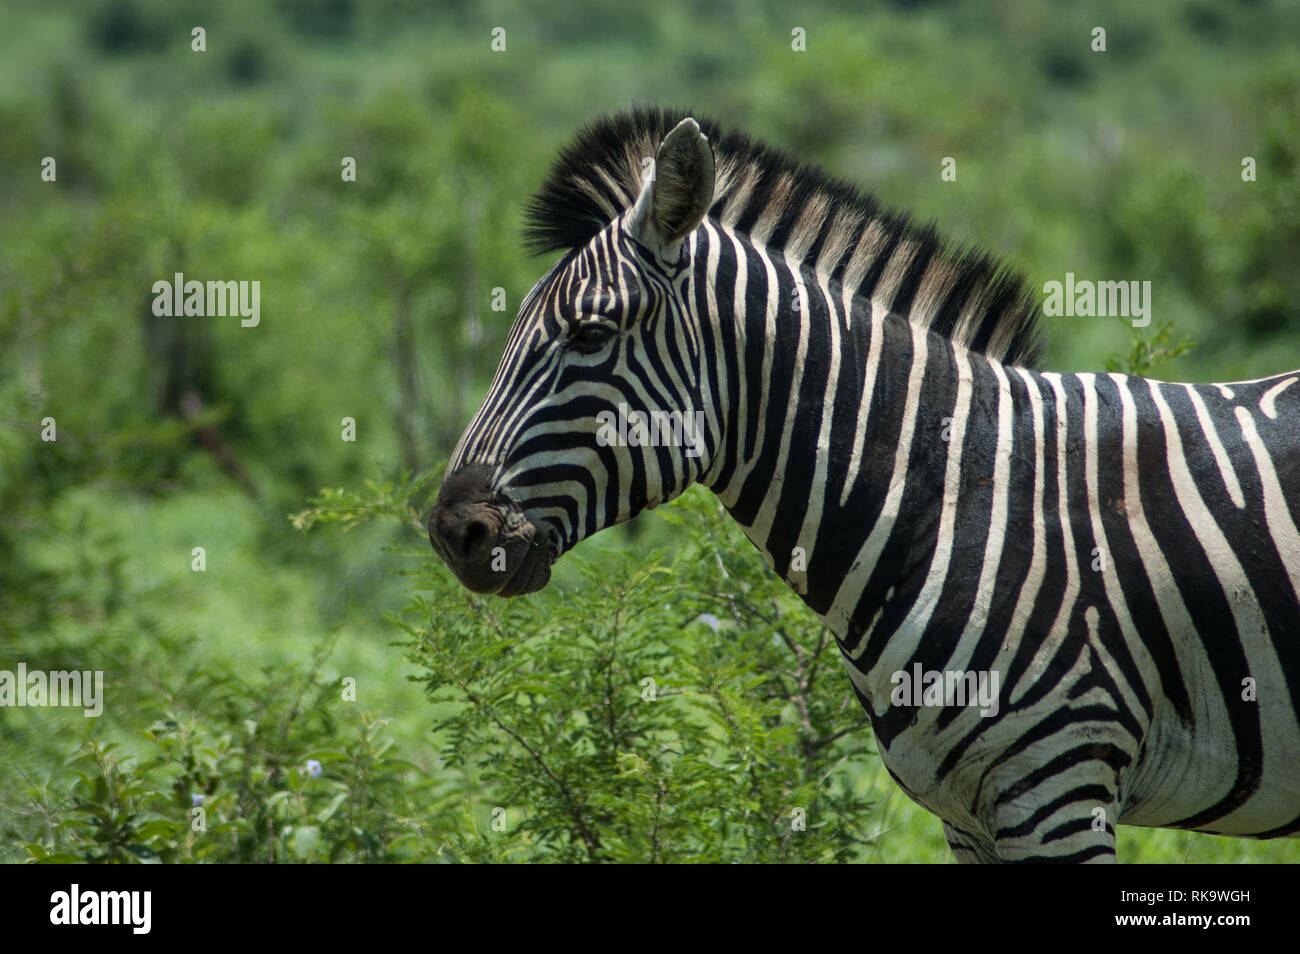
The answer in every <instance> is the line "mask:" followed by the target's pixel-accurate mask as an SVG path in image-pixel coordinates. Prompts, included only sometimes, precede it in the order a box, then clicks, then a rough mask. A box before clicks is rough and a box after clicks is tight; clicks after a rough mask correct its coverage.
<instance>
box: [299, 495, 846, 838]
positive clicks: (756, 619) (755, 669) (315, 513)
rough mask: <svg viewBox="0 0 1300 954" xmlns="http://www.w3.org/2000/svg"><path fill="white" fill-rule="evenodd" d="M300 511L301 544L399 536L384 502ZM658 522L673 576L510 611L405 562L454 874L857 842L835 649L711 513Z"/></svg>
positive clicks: (426, 561) (588, 583) (687, 511)
mask: <svg viewBox="0 0 1300 954" xmlns="http://www.w3.org/2000/svg"><path fill="white" fill-rule="evenodd" d="M412 486H415V485H412ZM314 504H315V506H314V507H313V508H312V509H311V510H310V511H307V515H306V516H304V515H299V517H298V518H295V519H296V520H297V522H298V523H300V524H302V525H309V523H310V522H311V521H313V520H340V521H343V522H344V523H345V525H346V524H355V523H356V522H357V521H358V519H360V518H361V517H362V516H363V515H365V514H366V513H367V512H369V513H370V514H371V515H373V516H376V517H381V516H382V517H394V516H396V517H397V518H398V519H402V520H403V522H404V523H407V525H409V521H405V519H404V516H403V514H404V513H405V512H406V508H403V507H401V506H400V505H395V501H394V496H393V488H392V487H388V486H386V487H376V486H373V485H372V486H371V487H370V488H369V490H368V492H367V493H366V494H361V495H358V494H347V493H340V492H338V491H330V492H328V493H327V494H324V495H322V496H321V497H320V498H318V499H317V500H316V501H314ZM665 517H666V518H667V519H669V520H670V521H671V523H672V525H673V526H674V528H675V530H676V531H677V533H678V537H677V541H676V542H677V550H676V553H675V554H674V555H673V556H672V558H671V559H669V558H668V556H667V554H666V553H665V552H663V551H660V552H656V553H652V554H649V555H643V556H640V557H637V558H633V557H627V556H624V557H616V558H615V559H613V560H611V561H607V562H603V563H601V564H599V565H597V564H594V563H587V564H584V565H583V566H582V577H583V579H582V582H581V583H580V585H577V586H573V587H568V588H563V589H560V588H551V589H548V590H546V591H543V592H542V593H539V594H536V595H534V596H531V597H527V598H523V599H516V600H508V601H502V600H498V599H495V598H492V597H486V598H485V597H479V596H475V595H473V594H471V593H468V592H467V591H465V590H464V589H463V588H462V587H461V586H460V585H459V584H458V583H457V582H456V581H455V579H454V578H452V577H451V576H450V574H449V573H448V572H447V571H446V570H445V569H444V568H443V567H442V565H441V564H440V563H438V562H437V561H436V560H434V559H432V558H431V557H430V556H429V555H428V554H427V552H426V551H425V550H424V549H423V548H421V549H420V550H419V551H417V553H418V554H419V555H420V556H421V558H422V566H421V568H420V569H419V570H416V571H412V582H413V583H414V585H415V591H416V596H415V598H414V599H413V601H412V603H411V605H410V606H408V607H407V609H406V611H405V612H404V613H403V614H401V616H400V617H399V618H398V619H397V622H398V623H399V624H400V625H401V627H402V629H403V630H404V631H405V632H406V633H407V635H408V636H409V638H410V643H409V648H410V658H411V660H412V662H414V663H415V664H416V665H417V666H418V667H419V668H420V669H421V670H422V673H423V674H422V675H421V676H420V677H419V678H420V681H421V682H422V683H423V684H424V685H425V686H426V689H427V692H428V695H429V698H430V700H431V701H432V702H433V703H434V704H435V711H436V712H437V713H438V718H437V721H436V724H435V726H436V730H437V731H438V733H439V734H440V736H441V737H442V738H443V740H444V742H443V746H442V759H443V763H444V766H445V768H446V770H447V773H448V783H447V784H448V785H449V786H450V791H449V793H448V794H447V795H446V796H445V797H444V800H443V803H442V806H441V811H440V812H439V814H441V815H448V814H450V815H451V816H453V817H456V818H458V819H459V824H457V825H456V826H454V827H452V828H450V829H449V830H446V831H445V832H444V833H443V835H444V837H445V838H446V839H447V841H446V844H445V846H444V851H445V852H447V853H448V855H449V856H450V857H453V858H456V859H458V860H466V861H635V862H669V861H716V862H721V861H746V862H759V861H796V862H806V861H835V860H850V859H852V858H853V857H854V856H855V854H856V853H857V852H858V851H860V850H861V849H862V847H863V846H864V845H866V844H867V843H868V842H869V840H870V835H869V824H868V823H869V821H870V819H871V807H870V803H869V801H868V800H866V799H864V798H862V797H861V796H860V794H859V793H858V792H856V791H855V789H854V786H853V784H852V783H851V777H852V773H851V772H850V771H849V770H850V769H851V768H853V767H854V766H855V765H861V764H862V762H863V760H864V759H866V758H867V757H869V752H868V750H867V748H866V746H865V740H866V738H867V737H868V736H869V732H868V731H867V730H866V729H865V718H864V716H863V715H862V713H861V711H860V709H859V707H858V704H857V702H856V700H855V699H854V698H853V697H852V693H851V691H850V689H849V686H848V684H847V682H846V681H845V680H844V678H843V675H842V672H841V667H840V662H839V653H838V650H837V649H836V647H835V642H834V639H833V638H832V637H831V635H830V633H829V632H828V631H827V630H826V629H825V628H823V627H821V626H820V625H818V624H816V622H815V621H813V620H811V619H809V618H808V614H807V613H806V611H803V610H802V609H801V608H800V607H798V606H797V601H796V600H795V598H794V597H793V596H792V595H791V594H790V593H789V591H788V588H787V587H786V586H785V585H784V584H783V583H782V582H781V581H780V580H778V579H776V578H775V577H774V576H773V575H772V574H770V573H769V572H767V570H766V569H765V568H764V567H763V565H762V562H761V561H757V560H754V559H752V554H750V553H749V552H747V551H748V547H747V546H746V545H745V544H744V543H743V538H741V537H740V534H739V533H738V532H737V531H736V530H735V528H734V526H733V525H732V524H731V523H730V522H729V521H728V519H727V518H726V516H725V514H723V513H721V508H720V507H719V506H718V504H717V503H716V501H713V500H712V499H711V498H709V497H708V496H707V495H706V494H704V493H703V492H702V491H695V492H692V493H690V494H688V495H687V496H686V497H685V498H683V499H682V500H681V501H679V502H677V503H675V504H673V505H672V506H670V507H669V508H667V509H666V512H665ZM827 670H829V671H827ZM494 823H495V824H494Z"/></svg>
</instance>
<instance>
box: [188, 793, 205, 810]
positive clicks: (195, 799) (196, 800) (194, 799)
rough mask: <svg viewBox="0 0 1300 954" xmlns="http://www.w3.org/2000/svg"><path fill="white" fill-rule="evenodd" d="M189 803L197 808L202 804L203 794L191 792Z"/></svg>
mask: <svg viewBox="0 0 1300 954" xmlns="http://www.w3.org/2000/svg"><path fill="white" fill-rule="evenodd" d="M190 804H191V805H192V806H194V807H195V808H198V807H199V806H200V805H202V804H203V796H202V795H200V794H198V793H197V792H195V793H193V794H191V795H190Z"/></svg>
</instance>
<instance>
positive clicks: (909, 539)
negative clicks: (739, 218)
mask: <svg viewBox="0 0 1300 954" xmlns="http://www.w3.org/2000/svg"><path fill="white" fill-rule="evenodd" d="M724 251H725V249H724ZM722 257H723V258H724V259H725V255H724V256H722ZM710 279H711V280H712V281H713V284H712V285H711V286H709V287H712V288H713V289H715V292H716V295H717V303H716V310H715V311H714V315H715V317H716V320H717V324H718V329H717V334H718V337H719V339H720V340H719V341H718V348H719V350H720V351H721V352H723V353H725V349H726V348H727V347H728V346H729V345H730V346H734V347H736V348H738V352H737V353H736V355H735V358H734V360H727V361H723V362H720V365H719V369H718V377H719V379H720V380H719V382H718V387H717V389H716V390H715V393H721V394H723V395H725V397H726V405H727V412H726V414H725V418H726V422H725V428H724V436H723V439H722V441H721V442H720V444H721V446H720V448H719V451H718V459H717V460H715V462H714V463H715V466H714V467H713V468H712V470H711V473H710V474H709V479H708V483H709V485H710V486H711V488H712V489H713V490H714V492H715V493H716V494H717V495H718V497H719V498H720V499H721V501H722V503H723V504H724V506H726V508H727V509H728V511H729V512H730V513H731V514H732V516H733V517H735V519H736V520H737V521H738V522H739V523H740V525H741V527H742V528H743V529H744V532H745V534H746V536H748V537H749V539H750V540H751V542H753V543H754V545H755V546H756V547H757V548H758V549H759V550H760V551H761V552H762V553H763V554H764V556H765V558H766V560H767V563H768V565H769V566H770V567H772V569H773V570H775V572H777V573H778V574H780V575H781V576H782V577H783V578H784V579H786V580H787V581H788V582H789V583H790V585H791V586H792V587H793V588H794V589H795V591H796V592H798V593H799V595H800V596H801V597H802V598H803V600H804V602H806V603H807V604H808V605H809V606H810V607H811V608H812V609H813V610H814V611H815V612H816V613H817V614H818V615H819V616H821V617H822V619H823V620H825V621H826V623H827V625H828V626H829V627H830V628H831V630H832V631H833V632H834V633H835V634H836V636H837V637H839V639H840V640H841V644H842V646H844V647H845V648H846V649H848V648H852V647H855V646H856V645H857V644H858V643H859V642H860V641H861V640H863V639H864V638H865V637H866V636H867V635H868V634H870V633H872V632H874V631H879V632H880V633H883V632H884V629H882V628H881V627H882V625H883V626H884V627H886V628H889V629H891V630H896V629H897V628H899V627H900V626H901V625H902V622H903V621H902V620H897V619H894V618H893V616H891V615H890V614H889V613H888V610H889V608H890V604H891V602H893V601H894V598H895V597H896V596H897V595H898V594H903V593H917V592H918V591H919V587H920V585H921V584H920V581H922V580H923V579H924V578H925V577H926V575H927V570H928V568H929V567H930V566H931V564H932V562H933V560H934V559H935V557H936V554H937V552H938V551H939V550H940V549H941V534H942V528H941V523H942V519H941V518H942V513H943V507H942V504H943V500H944V498H945V495H946V494H949V493H950V492H953V491H952V488H951V487H950V486H949V484H950V483H951V482H952V480H953V479H954V475H955V473H956V468H957V467H958V466H959V465H960V454H961V448H962V445H963V435H964V433H965V430H966V427H967V424H968V410H969V408H970V407H971V388H972V381H973V372H972V362H975V363H977V364H979V365H980V366H981V368H982V372H981V373H982V375H983V376H984V377H986V378H991V376H992V372H990V371H988V368H989V366H990V365H991V362H989V361H987V359H985V358H983V357H981V356H978V355H971V354H968V353H967V352H966V351H965V350H964V349H959V348H955V347H954V346H953V345H952V344H951V342H949V341H947V339H944V338H942V337H940V336H938V335H936V334H933V333H931V332H928V331H926V330H925V329H923V328H920V327H918V326H916V325H913V324H912V323H910V322H908V321H906V320H903V319H901V318H898V317H895V316H892V315H888V314H887V313H886V312H885V311H884V310H883V309H882V308H880V307H879V306H873V305H872V304H871V303H870V302H867V301H864V300H862V299H859V298H856V297H854V296H853V294H852V293H851V291H850V290H847V289H845V288H843V287H841V286H839V285H838V284H836V283H834V282H832V281H829V280H827V279H826V278H825V277H823V276H818V275H816V274H814V273H813V272H812V271H811V270H810V269H806V268H801V267H800V265H799V263H798V262H792V261H789V260H786V259H784V258H781V259H777V260H775V261H774V260H773V259H772V258H771V257H769V256H767V255H765V254H763V253H762V250H761V249H759V250H758V251H757V252H756V253H755V252H750V254H749V256H748V261H747V262H746V261H745V260H743V259H742V261H741V263H740V264H738V265H737V266H736V267H735V269H734V272H729V270H728V269H727V268H726V267H725V265H722V266H719V267H717V268H716V270H715V274H714V275H712V276H709V277H708V278H705V279H704V280H705V281H708V280H710ZM719 279H725V280H719ZM998 373H999V374H1000V373H1002V372H1001V369H1000V368H999V370H998ZM954 441H955V444H954ZM977 443H979V442H977ZM984 443H987V442H984ZM954 452H955V455H956V457H957V460H956V461H954V459H953V458H954ZM918 622H921V621H919V620H918V619H917V618H916V617H915V616H912V617H911V618H910V624H909V627H910V628H915V625H916V624H917V623H918ZM920 628H921V629H924V628H925V625H924V622H921V626H920Z"/></svg>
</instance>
